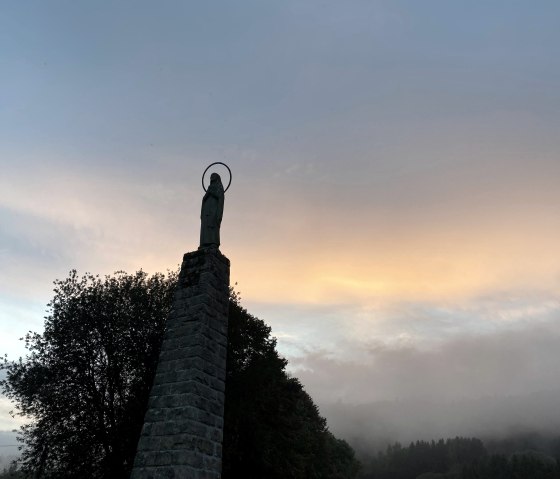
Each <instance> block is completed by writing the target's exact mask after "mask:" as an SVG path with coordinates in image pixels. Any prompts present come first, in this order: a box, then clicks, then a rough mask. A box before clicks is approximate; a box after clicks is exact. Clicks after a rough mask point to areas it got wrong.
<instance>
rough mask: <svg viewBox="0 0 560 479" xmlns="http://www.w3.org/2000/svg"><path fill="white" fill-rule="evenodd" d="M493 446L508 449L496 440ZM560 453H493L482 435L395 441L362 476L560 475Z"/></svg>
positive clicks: (498, 478) (557, 478)
mask: <svg viewBox="0 0 560 479" xmlns="http://www.w3.org/2000/svg"><path fill="white" fill-rule="evenodd" d="M491 447H492V449H500V448H501V449H504V445H503V444H501V445H500V444H498V443H496V442H495V443H493V444H492V445H491ZM559 459H560V457H553V456H550V455H548V454H545V453H544V452H541V451H536V450H531V449H529V450H524V451H517V452H513V453H509V454H506V453H489V452H488V449H487V447H485V445H484V443H483V442H482V441H481V440H480V439H476V438H461V437H457V438H455V439H447V440H443V439H440V440H439V441H437V442H436V441H430V442H428V441H416V442H413V443H410V445H409V446H408V447H404V446H402V445H401V444H399V443H395V444H393V445H390V446H388V447H387V449H386V450H385V451H383V452H380V453H379V454H378V455H377V456H376V457H375V458H373V459H372V460H370V461H369V462H364V467H363V469H362V471H361V474H360V478H361V479H560V461H559Z"/></svg>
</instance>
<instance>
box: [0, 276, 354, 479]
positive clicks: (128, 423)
mask: <svg viewBox="0 0 560 479" xmlns="http://www.w3.org/2000/svg"><path fill="white" fill-rule="evenodd" d="M175 284H176V274H175V273H170V274H168V275H167V276H164V275H161V274H155V275H153V276H148V275H147V274H146V273H144V272H142V271H140V272H138V273H136V274H134V275H128V274H125V273H122V272H120V273H116V274H115V275H114V276H107V277H105V278H99V277H98V276H93V275H89V274H88V275H85V276H83V277H81V278H80V277H78V275H77V273H76V271H72V272H71V273H70V275H69V277H68V278H67V279H65V280H62V281H55V290H54V293H55V294H54V298H53V300H52V301H51V302H50V303H49V309H48V314H47V316H46V318H45V329H44V332H43V333H42V334H38V333H32V332H30V333H29V334H27V336H26V337H25V343H26V347H27V349H28V350H29V354H28V356H27V358H26V359H25V360H22V359H20V360H19V361H15V362H10V361H7V360H6V361H5V363H4V366H3V367H4V369H6V370H7V378H6V379H5V380H4V381H2V387H3V391H4V393H5V394H6V395H7V396H8V397H9V398H10V399H12V400H13V401H14V402H15V403H16V406H17V408H18V409H19V414H21V415H24V416H27V417H29V418H30V419H31V420H32V422H30V423H29V424H28V425H26V426H24V427H23V428H22V431H21V435H20V440H21V441H22V442H23V445H24V448H23V453H22V470H23V471H24V472H25V473H29V474H32V475H33V476H35V477H44V478H59V479H65V478H68V479H70V478H81V479H85V478H92V479H93V478H96V479H97V478H106V479H109V478H110V479H120V478H123V479H124V478H127V477H128V476H129V474H130V470H131V467H132V463H133V459H134V454H135V448H136V444H137V441H138V437H139V434H140V430H141V427H142V422H143V416H144V412H145V409H146V404H147V399H148V395H149V390H150V386H151V383H152V380H153V376H154V373H155V368H156V366H157V358H158V355H159V349H160V346H161V340H162V337H163V331H164V328H165V320H166V318H167V314H168V311H169V309H170V307H171V302H172V296H173V291H174V288H175ZM229 314H230V318H229V343H228V363H227V379H226V411H225V425H224V450H223V457H224V461H223V467H224V478H233V477H246V478H248V479H251V478H264V477H266V478H269V479H274V478H280V477H281V478H293V479H299V478H302V479H303V478H305V479H308V478H309V479H313V478H324V479H346V478H351V477H354V476H355V474H356V471H357V463H356V461H355V459H354V453H353V451H352V449H351V448H350V447H349V446H348V445H347V444H346V443H345V442H344V441H341V440H338V439H336V438H335V437H334V436H333V435H332V434H331V433H330V432H329V431H328V429H327V427H326V421H325V420H324V419H323V418H322V417H321V416H320V415H319V413H318V410H317V407H316V406H315V404H314V403H313V401H312V400H311V398H310V397H309V396H308V395H307V393H306V392H305V391H304V389H303V387H302V386H301V384H300V383H299V381H298V380H297V379H295V378H291V377H289V376H288V374H287V373H286V371H285V367H286V364H287V362H286V360H285V359H283V358H281V357H280V356H279V355H278V353H277V351H276V341H275V339H274V338H273V337H271V335H270V328H269V327H268V326H266V324H265V323H264V322H263V321H261V320H259V319H257V318H255V317H253V316H251V315H250V314H248V313H247V311H246V310H245V309H243V308H242V307H241V305H240V303H239V298H238V297H237V296H236V295H235V293H232V296H231V300H230V313H229Z"/></svg>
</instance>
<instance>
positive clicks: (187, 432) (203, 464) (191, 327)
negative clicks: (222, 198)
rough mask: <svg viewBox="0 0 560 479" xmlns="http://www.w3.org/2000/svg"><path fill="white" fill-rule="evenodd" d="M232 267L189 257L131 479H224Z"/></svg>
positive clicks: (215, 258)
mask: <svg viewBox="0 0 560 479" xmlns="http://www.w3.org/2000/svg"><path fill="white" fill-rule="evenodd" d="M228 301H229V260H228V259H227V258H226V257H225V256H223V255H222V254H221V253H220V252H219V251H218V249H217V248H214V249H203V250H198V251H194V252H192V253H187V254H185V255H184V257H183V263H182V265H181V272H180V274H179V284H178V286H177V291H176V292H175V297H174V300H173V307H172V310H171V312H170V314H169V318H168V319H167V329H166V332H165V336H164V339H163V344H162V347H161V353H160V357H159V363H158V367H157V371H156V375H155V378H154V384H153V386H152V390H151V393H150V400H149V403H148V410H147V412H146V416H145V419H144V427H143V429H142V434H141V437H140V441H139V442H138V448H137V452H136V457H135V460H134V468H133V470H132V475H131V479H156V478H157V479H159V478H165V479H171V478H177V479H178V478H181V479H219V478H220V476H221V470H222V436H223V424H224V419H223V418H224V399H225V376H226V352H227V321H228Z"/></svg>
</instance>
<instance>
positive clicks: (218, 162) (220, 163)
mask: <svg viewBox="0 0 560 479" xmlns="http://www.w3.org/2000/svg"><path fill="white" fill-rule="evenodd" d="M214 165H224V166H225V167H226V168H227V170H228V172H229V183H228V185H227V187H226V189H225V190H224V193H225V192H226V191H227V190H228V189H229V187H230V185H231V178H232V175H231V170H230V169H229V166H228V165H226V164H225V163H222V162H221V161H216V162H214V163H212V164H210V165H208V166H207V167H206V169H205V170H204V173H202V189H203V190H204V192H206V188H205V187H204V175H205V174H206V172H207V171H208V169H209V168H210V167H212V166H214Z"/></svg>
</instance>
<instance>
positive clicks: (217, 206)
mask: <svg viewBox="0 0 560 479" xmlns="http://www.w3.org/2000/svg"><path fill="white" fill-rule="evenodd" d="M223 214H224V186H223V185H222V179H221V178H220V175H218V173H212V174H211V175H210V186H208V189H207V190H206V193H205V194H204V198H202V208H201V211H200V223H201V224H200V246H199V247H198V249H202V248H210V247H216V248H218V247H219V246H220V225H221V224H222V216H223Z"/></svg>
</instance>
